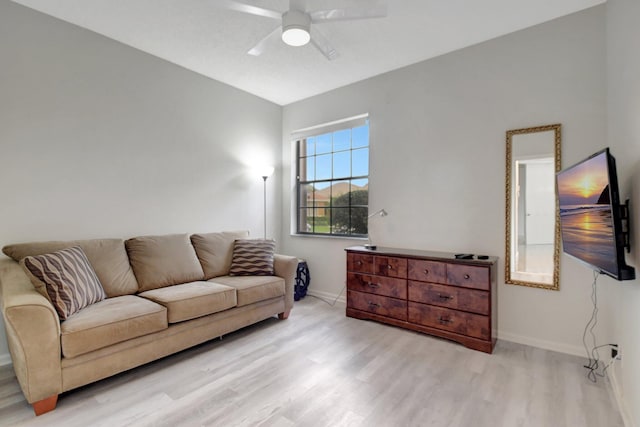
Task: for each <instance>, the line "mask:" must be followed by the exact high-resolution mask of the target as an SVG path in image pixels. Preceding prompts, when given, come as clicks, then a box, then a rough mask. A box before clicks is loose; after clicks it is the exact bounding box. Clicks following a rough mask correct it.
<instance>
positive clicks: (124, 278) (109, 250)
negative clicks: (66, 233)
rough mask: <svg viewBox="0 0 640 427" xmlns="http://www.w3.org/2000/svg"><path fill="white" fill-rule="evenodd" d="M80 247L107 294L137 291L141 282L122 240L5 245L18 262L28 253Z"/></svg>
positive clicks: (123, 293) (7, 251) (33, 253)
mask: <svg viewBox="0 0 640 427" xmlns="http://www.w3.org/2000/svg"><path fill="white" fill-rule="evenodd" d="M73 246H80V247H81V248H82V250H83V251H84V253H85V255H86V256H87V259H88V260H89V262H90V263H91V266H92V267H93V269H94V271H95V272H96V275H97V276H98V279H100V283H101V284H102V287H103V288H104V292H105V293H106V294H107V296H108V297H117V296H120V295H129V294H135V293H136V292H137V291H138V282H136V277H135V276H134V275H133V271H132V270H131V266H130V265H129V257H128V256H127V251H126V250H125V247H124V240H122V239H93V240H70V241H66V242H65V241H51V242H34V243H18V244H14V245H8V246H5V247H4V248H2V252H4V254H5V255H7V256H8V257H11V258H13V259H14V260H15V261H20V260H21V259H22V258H24V257H26V256H29V255H43V254H48V253H51V252H55V251H59V250H60V249H65V248H71V247H73Z"/></svg>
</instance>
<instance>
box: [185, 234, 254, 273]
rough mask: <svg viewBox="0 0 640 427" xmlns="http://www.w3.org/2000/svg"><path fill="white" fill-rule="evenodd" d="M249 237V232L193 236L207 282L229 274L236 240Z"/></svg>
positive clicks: (192, 239)
mask: <svg viewBox="0 0 640 427" xmlns="http://www.w3.org/2000/svg"><path fill="white" fill-rule="evenodd" d="M247 237H249V232H248V231H222V232H219V233H206V234H192V235H191V244H192V245H193V247H194V249H195V250H196V254H198V260H200V264H201V265H202V269H203V270H204V278H205V280H209V279H212V278H214V277H218V276H226V275H227V274H229V267H231V258H232V256H233V244H234V242H235V241H236V239H246V238H247Z"/></svg>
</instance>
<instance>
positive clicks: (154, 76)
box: [0, 0, 282, 363]
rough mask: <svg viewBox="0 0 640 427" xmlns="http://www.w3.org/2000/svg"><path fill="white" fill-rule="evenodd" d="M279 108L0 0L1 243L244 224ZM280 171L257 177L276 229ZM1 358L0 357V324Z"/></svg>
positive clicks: (256, 207)
mask: <svg viewBox="0 0 640 427" xmlns="http://www.w3.org/2000/svg"><path fill="white" fill-rule="evenodd" d="M281 125H282V108H281V107H280V106H277V105H275V104H272V103H270V102H267V101H265V100H262V99H260V98H257V97H255V96H253V95H249V94H247V93H245V92H242V91H239V90H237V89H233V88H231V87H229V86H226V85H223V84H221V83H219V82H216V81H213V80H210V79H207V78H205V77H202V76H200V75H198V74H195V73H193V72H190V71H187V70H185V69H182V68H180V67H177V66H175V65H172V64H170V63H168V62H166V61H163V60H160V59H158V58H155V57H153V56H150V55H147V54H144V53H142V52H140V51H137V50H135V49H132V48H130V47H127V46H124V45H122V44H119V43H117V42H114V41H112V40H109V39H107V38H104V37H102V36H99V35H96V34H94V33H91V32H89V31H86V30H83V29H80V28H78V27H74V26H72V25H69V24H67V23H64V22H62V21H58V20H56V19H54V18H51V17H48V16H45V15H42V14H39V13H37V12H34V11H32V10H30V9H26V8H24V7H22V6H19V5H16V4H14V3H10V2H8V1H6V0H2V1H0V153H1V155H0V194H2V203H0V220H1V222H0V246H3V245H5V244H8V243H15V242H22V241H33V240H48V239H63V240H68V239H76V238H79V239H82V238H94V237H131V236H134V235H142V234H156V233H157V234H162V233H174V232H175V233H183V232H206V231H217V230H223V229H224V230H229V229H249V230H250V231H251V234H252V235H255V236H261V235H262V229H263V226H262V209H263V206H262V203H263V201H262V185H263V181H262V178H260V177H259V176H252V175H251V173H250V166H251V165H250V163H251V162H266V163H271V164H272V165H274V166H278V160H279V157H280V144H281V142H280V141H281V139H282V136H281V131H282V127H281ZM279 181H280V179H279V172H278V171H277V172H276V175H275V176H274V177H273V179H271V180H269V181H268V188H269V191H270V196H269V208H268V209H269V215H268V217H269V219H270V221H269V226H268V228H269V234H270V235H271V236H279V234H280V228H279V226H280V222H279V220H278V218H279V217H280V206H281V203H280V199H279V186H278V185H276V183H277V182H279ZM0 331H1V332H0V363H3V362H5V363H6V362H8V361H9V359H8V350H7V346H6V341H5V337H4V325H2V324H1V320H0Z"/></svg>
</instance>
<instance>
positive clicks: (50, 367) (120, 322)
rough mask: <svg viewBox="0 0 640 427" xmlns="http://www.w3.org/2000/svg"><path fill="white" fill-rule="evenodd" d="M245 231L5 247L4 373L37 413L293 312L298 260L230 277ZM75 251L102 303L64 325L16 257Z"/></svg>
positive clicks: (0, 291)
mask: <svg viewBox="0 0 640 427" xmlns="http://www.w3.org/2000/svg"><path fill="white" fill-rule="evenodd" d="M247 236H248V233H247V232H222V233H208V234H195V235H191V236H189V235H187V234H182V235H178V234H176V235H166V236H143V237H137V238H133V239H129V240H127V241H124V240H122V239H96V240H82V241H67V242H40V243H24V244H16V245H9V246H5V247H4V248H3V252H4V253H5V254H6V255H7V256H9V257H10V258H12V259H3V260H0V299H1V300H2V314H3V316H4V322H5V327H6V335H7V341H8V344H9V351H10V353H11V359H12V361H13V368H14V370H15V372H16V376H17V378H18V381H19V383H20V386H21V387H22V391H23V393H24V395H25V397H26V399H27V401H28V402H29V403H31V404H32V405H33V408H34V411H35V412H36V415H40V414H42V413H45V412H48V411H50V410H53V409H55V406H56V402H57V398H58V395H59V394H60V393H63V392H65V391H68V390H72V389H74V388H77V387H80V386H83V385H85V384H88V383H91V382H94V381H98V380H100V379H103V378H106V377H109V376H111V375H114V374H117V373H119V372H122V371H125V370H127V369H131V368H133V367H136V366H139V365H142V364H144V363H147V362H150V361H152V360H155V359H158V358H161V357H164V356H167V355H169V354H172V353H175V352H178V351H180V350H183V349H186V348H188V347H191V346H193V345H196V344H199V343H202V342H205V341H207V340H210V339H212V338H216V337H220V336H222V335H224V334H227V333H230V332H232V331H235V330H237V329H240V328H242V327H245V326H247V325H250V324H253V323H256V322H259V321H261V320H264V319H267V318H269V317H271V316H274V315H278V317H279V318H280V319H286V318H287V317H288V315H289V312H290V310H291V308H292V306H293V293H294V290H293V287H294V280H295V272H296V267H297V259H296V258H294V257H289V256H284V255H277V254H276V255H274V258H273V259H274V265H273V267H274V273H275V275H272V276H230V275H228V273H229V268H230V265H231V259H232V253H233V247H234V242H235V240H236V239H246V238H247ZM74 246H79V247H80V248H82V250H83V251H84V253H85V254H86V258H87V259H88V261H89V263H90V264H91V266H92V267H93V269H94V270H95V274H96V275H97V277H98V278H99V280H100V283H101V284H102V287H103V288H104V291H105V293H106V296H107V298H106V299H104V300H102V301H100V302H97V303H95V304H92V305H89V306H88V307H86V308H83V309H82V310H80V311H79V312H77V313H75V314H73V315H71V316H70V317H68V318H67V319H66V320H64V321H60V316H59V315H58V314H57V312H56V309H55V308H54V307H53V305H52V303H51V300H50V299H49V298H48V297H47V294H46V291H45V292H42V289H40V290H38V289H36V287H35V286H34V284H32V282H31V281H30V279H29V277H28V276H27V274H26V273H25V269H23V268H22V267H21V265H20V264H19V263H18V261H19V260H21V259H23V258H25V257H26V256H31V255H41V254H48V253H51V252H54V251H57V250H60V249H63V248H70V247H74Z"/></svg>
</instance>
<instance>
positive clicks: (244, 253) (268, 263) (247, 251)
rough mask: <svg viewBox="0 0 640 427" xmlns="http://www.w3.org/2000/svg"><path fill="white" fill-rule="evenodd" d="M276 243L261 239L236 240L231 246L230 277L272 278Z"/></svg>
mask: <svg viewBox="0 0 640 427" xmlns="http://www.w3.org/2000/svg"><path fill="white" fill-rule="evenodd" d="M275 250H276V242H274V241H273V240H263V239H242V240H236V241H235V243H234V245H233V258H232V260H231V268H230V269H229V275H230V276H273V274H274V271H273V253H274V252H275Z"/></svg>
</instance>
